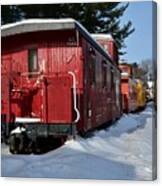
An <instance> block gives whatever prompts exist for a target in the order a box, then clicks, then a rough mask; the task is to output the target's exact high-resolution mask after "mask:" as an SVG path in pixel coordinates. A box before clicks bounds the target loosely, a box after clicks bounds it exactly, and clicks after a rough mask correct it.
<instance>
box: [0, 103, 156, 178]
mask: <svg viewBox="0 0 162 186" xmlns="http://www.w3.org/2000/svg"><path fill="white" fill-rule="evenodd" d="M152 119H153V103H150V104H148V106H147V107H146V109H145V110H144V111H143V112H141V113H138V114H128V115H123V117H122V118H121V119H120V120H118V121H117V122H116V123H115V124H114V125H113V126H112V127H109V128H107V129H105V130H100V131H96V132H94V136H92V137H90V138H87V139H83V138H81V137H77V139H76V140H75V141H74V140H71V141H67V142H66V143H65V145H63V146H62V147H60V148H59V149H56V150H54V151H51V152H48V153H46V154H43V155H11V154H10V153H9V152H8V148H7V147H6V146H5V145H2V161H1V164H2V176H6V177H11V176H13V177H39V178H40V177H46V178H71V179H72V178H77V179H82V178H83V179H130V180H151V179H152V127H154V126H153V125H154V122H152Z"/></svg>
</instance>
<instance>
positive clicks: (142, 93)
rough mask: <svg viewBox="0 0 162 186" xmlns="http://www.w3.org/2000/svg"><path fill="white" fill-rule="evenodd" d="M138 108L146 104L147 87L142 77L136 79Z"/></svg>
mask: <svg viewBox="0 0 162 186" xmlns="http://www.w3.org/2000/svg"><path fill="white" fill-rule="evenodd" d="M136 90H137V109H142V108H144V107H145V105H146V89H145V87H144V85H143V82H142V81H141V80H140V79H137V80H136Z"/></svg>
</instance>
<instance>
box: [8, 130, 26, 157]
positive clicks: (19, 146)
mask: <svg viewBox="0 0 162 186" xmlns="http://www.w3.org/2000/svg"><path fill="white" fill-rule="evenodd" d="M26 147H27V137H26V135H25V134H24V133H20V134H11V135H10V138H9V149H10V152H11V153H12V154H19V153H21V154H24V153H26Z"/></svg>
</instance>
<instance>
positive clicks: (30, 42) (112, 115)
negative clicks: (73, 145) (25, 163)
mask: <svg viewBox="0 0 162 186" xmlns="http://www.w3.org/2000/svg"><path fill="white" fill-rule="evenodd" d="M1 71H2V131H3V134H4V136H5V138H8V137H10V139H11V140H10V145H11V150H12V151H13V152H18V151H19V152H21V151H23V150H24V148H27V147H28V143H26V141H32V143H37V139H38V137H40V136H41V137H48V136H67V135H74V134H75V133H76V131H77V132H80V133H85V132H86V131H88V130H90V129H94V128H96V127H98V126H100V125H102V124H103V123H105V122H108V121H111V120H114V119H116V118H119V117H120V115H121V107H120V70H119V68H118V66H117V64H115V63H114V62H113V60H112V58H111V57H110V56H109V55H108V53H107V52H105V50H104V49H103V48H102V47H101V46H100V45H99V44H98V43H97V42H96V41H95V40H94V39H93V38H92V37H91V35H90V34H89V33H88V32H87V31H86V29H85V28H84V27H83V26H81V25H80V24H79V23H78V22H77V21H75V20H73V19H58V20H26V21H21V22H18V23H15V24H9V25H5V26H2V68H1ZM17 138H18V139H19V140H16V139H17ZM24 139H25V140H24Z"/></svg>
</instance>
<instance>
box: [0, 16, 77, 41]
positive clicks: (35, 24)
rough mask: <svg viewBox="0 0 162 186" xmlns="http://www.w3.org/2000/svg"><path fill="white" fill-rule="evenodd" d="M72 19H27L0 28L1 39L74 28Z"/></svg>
mask: <svg viewBox="0 0 162 186" xmlns="http://www.w3.org/2000/svg"><path fill="white" fill-rule="evenodd" d="M75 22H76V21H75V20H74V19H27V20H23V21H19V22H16V23H11V24H7V25H3V26H2V27H1V35H2V37H6V36H11V35H15V34H21V33H27V32H37V31H47V30H65V29H73V28H75Z"/></svg>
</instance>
